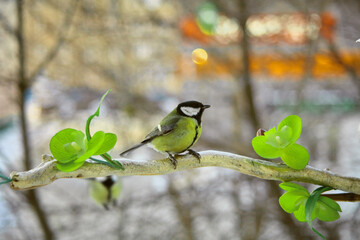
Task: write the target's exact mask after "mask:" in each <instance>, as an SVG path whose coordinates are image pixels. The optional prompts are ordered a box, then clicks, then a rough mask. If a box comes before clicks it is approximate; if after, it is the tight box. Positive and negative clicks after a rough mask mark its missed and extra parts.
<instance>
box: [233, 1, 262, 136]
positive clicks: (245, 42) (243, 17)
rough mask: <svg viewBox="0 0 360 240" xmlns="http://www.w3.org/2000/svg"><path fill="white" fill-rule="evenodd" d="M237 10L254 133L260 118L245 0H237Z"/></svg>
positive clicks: (244, 77) (244, 78) (249, 109)
mask: <svg viewBox="0 0 360 240" xmlns="http://www.w3.org/2000/svg"><path fill="white" fill-rule="evenodd" d="M239 8H240V9H239V10H240V14H239V16H238V19H239V23H240V28H241V30H242V32H243V37H242V40H241V42H240V47H241V54H242V56H241V57H242V64H243V72H242V80H243V84H244V89H245V96H246V98H247V101H248V104H249V105H248V114H249V117H250V121H251V122H252V125H253V126H254V129H253V132H254V133H255V132H256V131H257V129H258V128H260V120H259V117H258V115H257V113H256V106H255V102H254V96H253V93H254V89H253V85H252V82H251V74H250V45H249V36H248V35H247V33H246V21H247V19H248V17H249V13H248V10H247V7H246V0H239Z"/></svg>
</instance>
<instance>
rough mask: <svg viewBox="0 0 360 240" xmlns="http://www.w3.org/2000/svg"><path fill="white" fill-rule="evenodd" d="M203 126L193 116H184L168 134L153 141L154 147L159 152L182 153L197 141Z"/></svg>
mask: <svg viewBox="0 0 360 240" xmlns="http://www.w3.org/2000/svg"><path fill="white" fill-rule="evenodd" d="M201 130H202V127H201V125H198V124H197V121H196V120H195V119H193V118H189V117H183V118H182V119H180V120H179V121H178V122H177V123H176V126H175V128H174V130H173V131H171V132H170V133H168V134H165V135H162V136H159V137H156V138H154V139H153V140H152V141H151V144H152V145H153V147H154V149H155V150H157V151H159V152H170V153H181V152H184V151H186V150H187V149H188V148H190V147H191V146H192V145H194V144H195V143H196V141H197V140H198V139H199V137H200V135H201Z"/></svg>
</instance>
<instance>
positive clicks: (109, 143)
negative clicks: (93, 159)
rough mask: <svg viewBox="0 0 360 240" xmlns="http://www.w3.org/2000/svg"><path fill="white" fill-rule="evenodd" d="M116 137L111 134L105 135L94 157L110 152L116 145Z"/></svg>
mask: <svg viewBox="0 0 360 240" xmlns="http://www.w3.org/2000/svg"><path fill="white" fill-rule="evenodd" d="M116 141H117V137H116V135H115V134H113V133H105V135H104V141H103V143H102V144H101V146H100V147H99V149H98V150H97V151H96V152H95V154H94V155H100V154H104V153H106V152H107V151H110V150H111V149H112V148H113V147H114V146H115V144H116Z"/></svg>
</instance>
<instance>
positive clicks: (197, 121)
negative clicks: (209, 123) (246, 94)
mask: <svg viewBox="0 0 360 240" xmlns="http://www.w3.org/2000/svg"><path fill="white" fill-rule="evenodd" d="M209 107H210V105H204V104H202V103H200V102H197V101H187V102H183V103H180V104H179V105H178V106H177V107H176V108H175V109H174V110H173V111H172V112H171V113H169V114H168V115H167V116H166V117H165V118H164V119H163V120H161V122H160V123H159V124H158V125H157V126H156V127H154V128H153V129H152V130H151V132H150V133H149V134H148V135H146V137H145V139H144V140H143V141H142V142H141V143H139V144H137V145H135V146H133V147H131V148H129V149H128V150H126V151H124V152H122V153H121V154H120V156H124V155H126V154H127V153H129V152H131V151H133V150H135V149H137V148H139V147H141V146H143V145H145V144H148V145H150V146H151V147H152V148H153V149H155V150H156V151H158V152H161V153H167V154H168V155H169V159H170V160H171V162H172V164H173V165H174V168H175V169H176V166H177V161H176V158H175V156H176V155H178V154H180V153H183V152H185V151H188V152H189V154H191V155H193V156H194V157H196V158H197V159H198V160H199V162H200V157H201V156H200V154H199V153H197V152H195V151H194V150H192V149H190V148H191V147H192V146H193V145H194V144H195V143H196V141H197V140H198V139H199V137H200V135H201V130H202V126H201V116H202V114H203V112H204V110H205V109H206V108H209Z"/></svg>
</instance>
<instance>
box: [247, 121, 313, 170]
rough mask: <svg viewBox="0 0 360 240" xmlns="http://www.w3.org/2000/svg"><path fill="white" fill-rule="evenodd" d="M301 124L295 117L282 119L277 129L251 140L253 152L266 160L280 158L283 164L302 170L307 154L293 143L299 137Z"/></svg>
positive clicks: (307, 159) (308, 156) (307, 157)
mask: <svg viewBox="0 0 360 240" xmlns="http://www.w3.org/2000/svg"><path fill="white" fill-rule="evenodd" d="M301 128H302V122H301V118H300V117H299V116H297V115H290V116H288V117H286V118H285V119H283V120H282V121H281V122H280V123H279V125H278V126H277V128H275V127H274V128H272V129H270V130H269V131H267V132H265V133H264V135H261V136H256V137H255V138H253V140H252V146H253V148H254V150H255V152H256V153H257V154H258V155H259V156H261V157H263V158H267V159H274V158H278V157H280V158H281V159H282V160H283V161H284V163H285V164H286V165H287V166H289V167H291V168H294V169H303V168H305V167H306V165H307V164H308V162H309V158H310V155H309V152H308V151H307V150H306V148H304V147H303V146H301V145H299V144H297V143H295V142H296V141H297V140H298V139H299V137H300V135H301Z"/></svg>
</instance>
